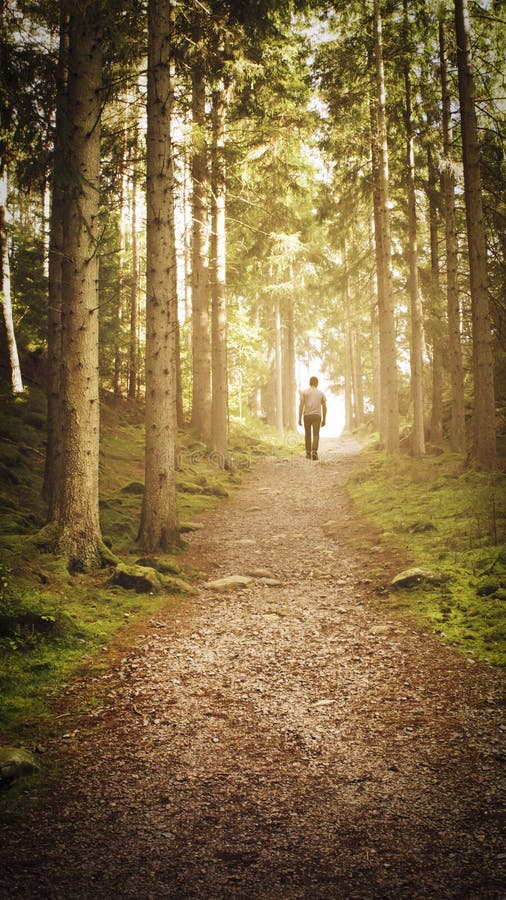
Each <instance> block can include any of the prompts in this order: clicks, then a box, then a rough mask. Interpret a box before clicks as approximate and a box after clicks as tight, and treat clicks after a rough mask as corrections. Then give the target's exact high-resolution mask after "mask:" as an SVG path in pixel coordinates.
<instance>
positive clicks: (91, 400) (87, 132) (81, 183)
mask: <svg viewBox="0 0 506 900" xmlns="http://www.w3.org/2000/svg"><path fill="white" fill-rule="evenodd" d="M101 44H102V41H101V33H100V11H99V8H98V6H97V5H96V4H92V5H91V6H90V7H89V8H88V10H87V14H86V15H77V14H76V15H71V17H70V24H69V74H68V103H67V111H66V117H67V118H66V121H67V130H66V141H67V149H68V158H69V159H70V160H72V164H73V169H74V171H75V173H76V175H75V181H74V184H73V185H72V186H71V188H67V190H66V192H65V202H64V217H63V240H64V245H63V263H62V319H61V334H62V352H61V383H60V397H61V412H60V419H59V421H60V424H61V429H62V456H61V462H62V466H61V473H60V487H59V490H58V496H57V498H56V499H57V503H56V507H55V509H54V511H53V515H56V517H57V524H58V546H59V549H60V551H61V552H63V553H65V555H66V556H67V558H68V565H69V569H70V570H71V571H86V570H89V569H91V568H93V567H95V566H96V565H98V564H99V563H100V562H101V556H102V548H103V545H102V541H101V534H100V523H99V510H98V460H99V416H100V412H99V382H98V307H99V303H98V212H99V177H100V115H101V87H102V48H101Z"/></svg>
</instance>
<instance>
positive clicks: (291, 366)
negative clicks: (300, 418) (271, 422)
mask: <svg viewBox="0 0 506 900" xmlns="http://www.w3.org/2000/svg"><path fill="white" fill-rule="evenodd" d="M290 280H291V281H293V272H291V274H290ZM284 338H285V340H284V344H283V370H284V371H283V388H284V397H283V415H284V420H283V424H284V426H285V428H287V429H288V431H296V429H297V379H296V374H295V322H294V309H293V298H292V297H289V298H288V303H287V305H286V308H285V329H284Z"/></svg>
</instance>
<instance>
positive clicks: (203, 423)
mask: <svg viewBox="0 0 506 900" xmlns="http://www.w3.org/2000/svg"><path fill="white" fill-rule="evenodd" d="M198 15H199V13H196V18H197V21H196V23H195V24H194V29H193V40H194V46H195V48H198V47H200V48H202V46H203V39H202V32H201V28H200V25H199V23H198ZM202 52H203V50H202V49H201V50H200V53H199V52H198V51H197V52H196V53H195V55H194V58H193V62H192V116H193V155H192V192H193V193H192V197H193V204H192V206H193V208H192V214H193V246H192V273H193V277H192V315H193V343H192V348H193V399H192V425H193V427H194V428H195V430H196V432H197V434H198V435H199V436H200V437H201V438H202V440H203V441H205V443H210V442H211V339H210V321H209V272H208V258H207V256H208V221H207V217H208V178H209V176H208V165H207V146H206V90H205V79H204V69H203V64H202V55H201V54H202Z"/></svg>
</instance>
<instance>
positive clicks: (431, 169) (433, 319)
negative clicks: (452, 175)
mask: <svg viewBox="0 0 506 900" xmlns="http://www.w3.org/2000/svg"><path fill="white" fill-rule="evenodd" d="M427 171H428V183H427V197H428V201H429V236H430V269H431V290H430V300H431V310H430V316H429V326H428V333H429V336H430V341H431V343H432V402H431V413H430V439H431V442H432V443H433V444H440V443H441V442H442V440H443V371H444V358H443V356H444V343H443V322H442V302H441V300H442V295H441V285H440V281H439V249H438V211H437V200H436V169H435V166H434V160H433V158H432V150H431V147H430V144H429V145H428V146H427Z"/></svg>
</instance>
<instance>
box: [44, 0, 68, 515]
mask: <svg viewBox="0 0 506 900" xmlns="http://www.w3.org/2000/svg"><path fill="white" fill-rule="evenodd" d="M68 39H69V35H68V17H67V15H66V14H65V12H64V10H63V8H61V10H60V40H59V51H58V65H57V70H56V111H55V129H54V146H53V180H52V185H51V212H50V218H49V254H48V294H49V298H48V312H47V382H46V390H47V441H46V462H45V469H44V487H43V495H44V497H45V498H46V500H47V501H48V519H49V521H52V520H53V519H54V515H55V510H56V508H57V505H58V499H57V493H58V489H59V485H60V478H59V473H60V467H61V449H62V448H61V427H60V366H61V353H62V342H61V312H62V263H63V211H64V188H63V178H64V145H65V141H64V128H65V125H64V123H65V108H66V95H67V76H66V71H67V65H68Z"/></svg>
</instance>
